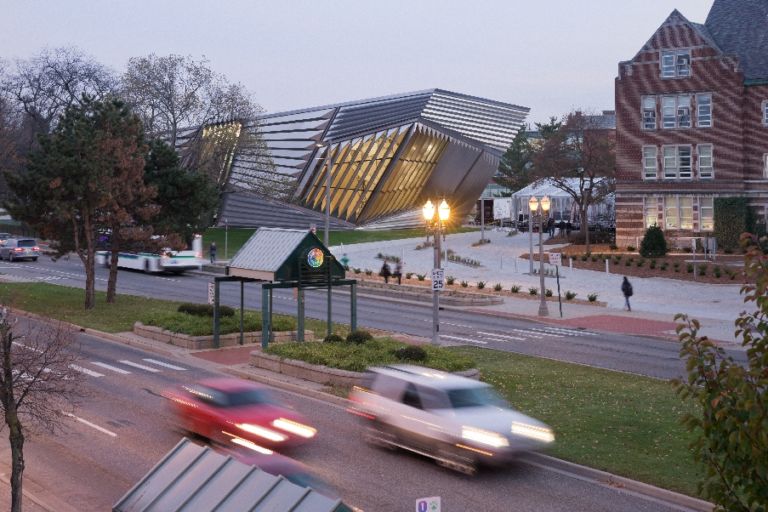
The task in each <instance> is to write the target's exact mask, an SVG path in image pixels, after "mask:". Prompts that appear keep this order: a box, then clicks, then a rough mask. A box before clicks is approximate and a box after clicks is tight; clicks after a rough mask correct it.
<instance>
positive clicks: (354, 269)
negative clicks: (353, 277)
mask: <svg viewBox="0 0 768 512" xmlns="http://www.w3.org/2000/svg"><path fill="white" fill-rule="evenodd" d="M352 272H354V273H355V274H359V273H360V269H359V268H358V267H355V268H353V269H352Z"/></svg>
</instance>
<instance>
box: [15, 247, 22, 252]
mask: <svg viewBox="0 0 768 512" xmlns="http://www.w3.org/2000/svg"><path fill="white" fill-rule="evenodd" d="M13 252H24V248H23V247H16V248H15V249H14V250H13Z"/></svg>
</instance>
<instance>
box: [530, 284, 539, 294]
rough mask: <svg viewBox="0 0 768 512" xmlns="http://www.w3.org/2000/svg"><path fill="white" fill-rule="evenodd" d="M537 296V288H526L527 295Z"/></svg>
mask: <svg viewBox="0 0 768 512" xmlns="http://www.w3.org/2000/svg"><path fill="white" fill-rule="evenodd" d="M538 294H539V289H538V288H534V287H533V286H532V287H530V288H528V295H538Z"/></svg>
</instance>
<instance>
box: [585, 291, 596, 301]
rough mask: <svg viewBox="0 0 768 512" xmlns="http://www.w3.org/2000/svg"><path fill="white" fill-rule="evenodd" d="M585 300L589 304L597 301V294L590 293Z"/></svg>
mask: <svg viewBox="0 0 768 512" xmlns="http://www.w3.org/2000/svg"><path fill="white" fill-rule="evenodd" d="M587 299H588V300H589V302H595V301H596V300H597V294H596V293H590V294H589V295H587Z"/></svg>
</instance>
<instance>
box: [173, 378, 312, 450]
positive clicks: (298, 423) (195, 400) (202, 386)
mask: <svg viewBox="0 0 768 512" xmlns="http://www.w3.org/2000/svg"><path fill="white" fill-rule="evenodd" d="M163 396H165V397H166V398H168V399H170V401H171V404H172V405H171V407H172V408H173V410H174V411H175V413H176V415H177V416H178V418H179V420H180V423H181V425H182V427H183V428H184V429H186V430H188V431H189V432H192V433H195V434H198V435H201V436H203V437H207V438H208V439H210V440H212V441H219V442H225V443H228V442H229V439H231V438H232V437H239V438H243V439H247V440H249V441H252V442H254V443H256V444H258V445H262V446H268V447H271V448H275V447H289V446H296V445H299V444H302V443H305V442H306V441H308V440H310V439H312V438H313V437H315V435H316V434H317V430H315V429H314V428H312V427H311V426H309V425H308V424H307V422H306V420H305V419H304V418H303V417H302V416H301V415H300V414H298V413H297V412H295V411H293V410H291V409H288V408H286V407H283V406H282V405H280V404H279V403H278V402H277V400H276V398H275V397H274V396H273V395H272V392H271V390H270V389H269V388H267V387H266V386H262V385H259V384H256V383H254V382H251V381H246V380H240V379H229V378H221V379H208V380H203V381H200V382H198V383H196V384H192V385H188V386H182V387H181V388H176V389H173V390H169V391H166V392H165V393H163Z"/></svg>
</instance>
